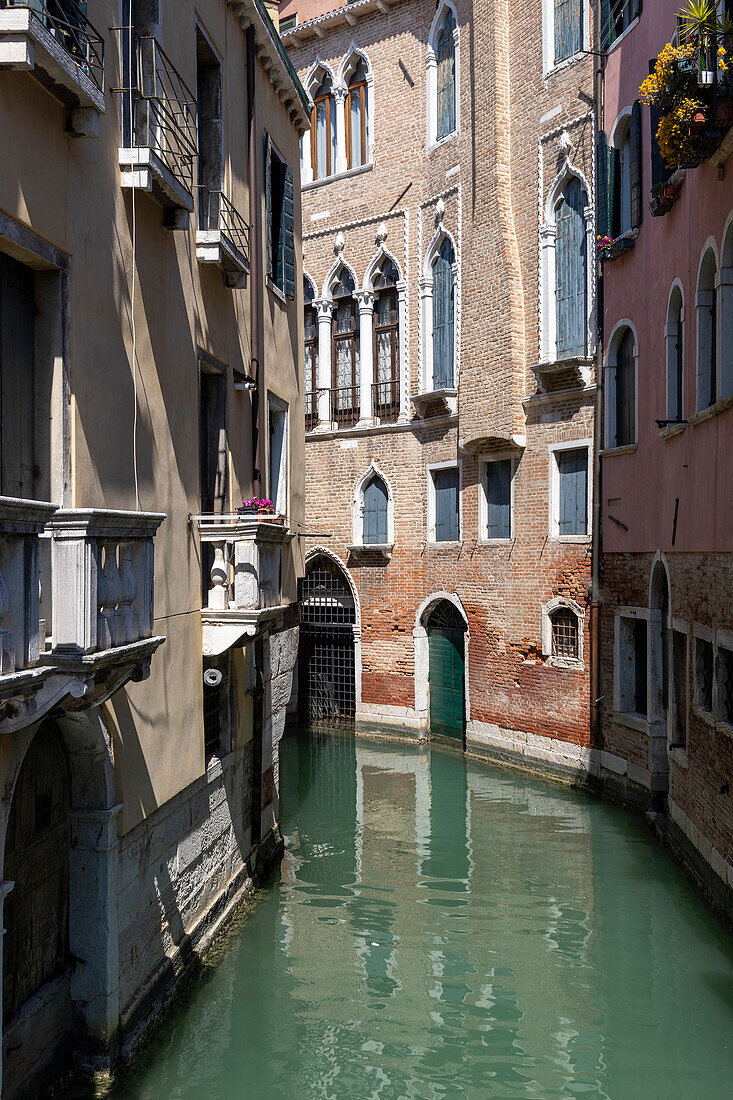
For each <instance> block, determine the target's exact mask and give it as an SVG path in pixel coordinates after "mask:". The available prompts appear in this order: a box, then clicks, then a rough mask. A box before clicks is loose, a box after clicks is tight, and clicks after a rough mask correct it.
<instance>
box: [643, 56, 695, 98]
mask: <svg viewBox="0 0 733 1100" xmlns="http://www.w3.org/2000/svg"><path fill="white" fill-rule="evenodd" d="M695 53H696V50H695V47H694V46H692V45H687V46H673V45H672V43H671V42H668V43H667V45H666V46H665V47H664V49H663V50H662V52H661V53H660V54H659V57H658V58H657V60H656V64H655V65H654V68H653V69H652V71H651V72H650V73H649V76H648V77H647V78H646V80H645V81H644V82H643V84H642V85H641V87H640V88H639V99H640V100H641V102H642V103H646V104H647V106H655V107H659V106H662V105H663V104H664V102H665V100H667V99H669V98H670V97H671V96H673V95H674V92H675V89H676V87H677V86H678V85H679V83H680V78H681V79H682V82H683V83H692V82H693V81H694V79H695V78H694V74H693V72H692V63H693V58H694V56H695ZM680 63H681V64H680ZM687 74H689V75H687Z"/></svg>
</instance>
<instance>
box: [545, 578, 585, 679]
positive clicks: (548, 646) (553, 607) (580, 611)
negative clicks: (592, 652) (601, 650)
mask: <svg viewBox="0 0 733 1100" xmlns="http://www.w3.org/2000/svg"><path fill="white" fill-rule="evenodd" d="M558 608H567V609H568V610H569V611H572V613H573V615H575V618H576V619H577V621H578V656H577V658H576V659H572V658H569V657H553V655H552V619H551V616H552V614H553V612H555V611H557V610H558ZM584 642H585V608H583V607H581V606H580V604H579V603H576V602H575V600H571V599H568V598H567V597H565V596H554V597H553V598H552V599H551V600H549V601H548V602H547V603H545V604H543V605H542V655H543V657H545V658H546V661H547V664H548V665H552V666H553V667H554V668H571V669H576V670H578V671H581V672H582V671H583V670H584V669H585V660H584Z"/></svg>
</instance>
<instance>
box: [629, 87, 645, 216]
mask: <svg viewBox="0 0 733 1100" xmlns="http://www.w3.org/2000/svg"><path fill="white" fill-rule="evenodd" d="M629 152H630V154H631V165H630V182H631V225H632V228H634V229H635V228H636V227H637V226H639V225H641V222H642V218H643V216H644V203H643V201H642V155H641V104H640V103H639V100H638V99H636V100H634V106H633V107H632V108H631V122H630V125H629Z"/></svg>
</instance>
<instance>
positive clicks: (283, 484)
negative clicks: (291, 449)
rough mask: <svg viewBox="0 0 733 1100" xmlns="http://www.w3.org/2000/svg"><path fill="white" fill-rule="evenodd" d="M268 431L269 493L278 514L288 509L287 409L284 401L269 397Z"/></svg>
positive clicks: (282, 513) (282, 514)
mask: <svg viewBox="0 0 733 1100" xmlns="http://www.w3.org/2000/svg"><path fill="white" fill-rule="evenodd" d="M267 411H268V420H269V424H270V432H269V446H270V452H269V475H270V476H269V482H268V487H269V493H270V500H271V501H272V503H273V504H274V505H275V509H276V511H277V512H278V514H279V515H281V516H284V515H287V511H288V409H287V405H285V404H284V402H281V401H278V400H277V399H276V398H273V397H271V398H270V400H269V401H268V410H267Z"/></svg>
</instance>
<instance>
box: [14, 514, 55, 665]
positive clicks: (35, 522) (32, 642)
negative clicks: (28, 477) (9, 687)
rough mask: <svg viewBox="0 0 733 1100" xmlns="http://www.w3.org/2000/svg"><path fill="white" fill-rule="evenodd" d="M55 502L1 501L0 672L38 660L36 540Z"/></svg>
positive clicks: (35, 662) (37, 555)
mask: <svg viewBox="0 0 733 1100" xmlns="http://www.w3.org/2000/svg"><path fill="white" fill-rule="evenodd" d="M55 511H56V505H55V504H45V503H41V502H39V501H34V500H19V499H17V498H15V497H0V674H1V675H2V676H6V675H8V674H10V673H14V672H21V671H23V670H24V669H29V668H33V667H34V666H36V665H37V664H38V658H39V621H38V620H39V584H40V572H39V564H38V561H39V554H38V540H39V536H40V534H41V532H42V531H43V529H44V527H45V526H46V524H47V523H48V521H49V520H50V519H51V516H52V515H53V514H54V512H55Z"/></svg>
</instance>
